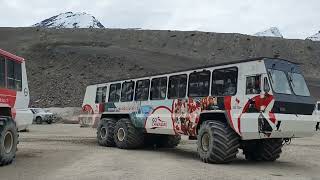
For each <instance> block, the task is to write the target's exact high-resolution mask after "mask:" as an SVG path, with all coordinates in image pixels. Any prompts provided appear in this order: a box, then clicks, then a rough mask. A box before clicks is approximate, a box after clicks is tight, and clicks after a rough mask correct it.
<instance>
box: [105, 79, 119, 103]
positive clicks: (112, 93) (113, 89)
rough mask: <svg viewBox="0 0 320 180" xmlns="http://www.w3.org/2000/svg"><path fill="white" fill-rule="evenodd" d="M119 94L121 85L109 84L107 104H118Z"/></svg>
mask: <svg viewBox="0 0 320 180" xmlns="http://www.w3.org/2000/svg"><path fill="white" fill-rule="evenodd" d="M120 93H121V84H120V83H117V84H111V85H110V90H109V99H108V102H119V100H120Z"/></svg>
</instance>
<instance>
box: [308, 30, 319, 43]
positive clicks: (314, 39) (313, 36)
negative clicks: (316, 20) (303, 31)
mask: <svg viewBox="0 0 320 180" xmlns="http://www.w3.org/2000/svg"><path fill="white" fill-rule="evenodd" d="M307 39H309V40H311V41H320V31H319V32H318V33H317V34H315V35H312V36H310V37H308V38H307Z"/></svg>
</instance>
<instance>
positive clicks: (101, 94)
mask: <svg viewBox="0 0 320 180" xmlns="http://www.w3.org/2000/svg"><path fill="white" fill-rule="evenodd" d="M106 97H107V87H98V88H97V92H96V103H104V102H106Z"/></svg>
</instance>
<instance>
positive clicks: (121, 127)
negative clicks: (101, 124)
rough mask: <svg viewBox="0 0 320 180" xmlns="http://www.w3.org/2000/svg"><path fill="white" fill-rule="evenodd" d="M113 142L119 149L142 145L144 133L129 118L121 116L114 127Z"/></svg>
mask: <svg viewBox="0 0 320 180" xmlns="http://www.w3.org/2000/svg"><path fill="white" fill-rule="evenodd" d="M114 142H115V144H116V145H117V147H118V148H120V149H135V148H139V147H141V146H142V145H143V143H144V135H143V132H142V131H140V130H138V129H137V128H135V127H134V125H133V124H132V123H131V121H130V120H129V119H127V118H123V119H120V120H119V121H118V122H117V123H116V126H115V128H114Z"/></svg>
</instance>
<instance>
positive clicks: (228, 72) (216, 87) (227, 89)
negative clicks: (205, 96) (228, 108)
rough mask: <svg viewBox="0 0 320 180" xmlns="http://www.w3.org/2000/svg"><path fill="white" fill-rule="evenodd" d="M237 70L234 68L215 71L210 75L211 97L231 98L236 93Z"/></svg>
mask: <svg viewBox="0 0 320 180" xmlns="http://www.w3.org/2000/svg"><path fill="white" fill-rule="evenodd" d="M237 79H238V69H237V68H236V67H232V68H226V69H217V70H214V71H213V73H212V89H211V93H212V95H213V96H232V95H235V94H236V92H237Z"/></svg>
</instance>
